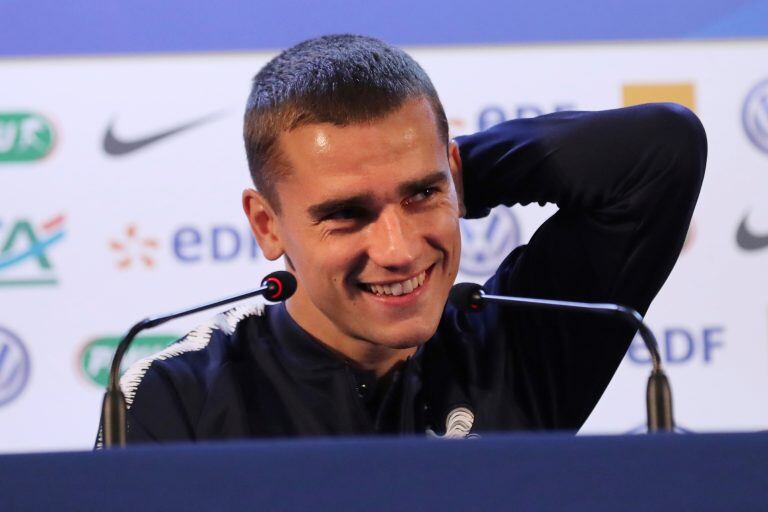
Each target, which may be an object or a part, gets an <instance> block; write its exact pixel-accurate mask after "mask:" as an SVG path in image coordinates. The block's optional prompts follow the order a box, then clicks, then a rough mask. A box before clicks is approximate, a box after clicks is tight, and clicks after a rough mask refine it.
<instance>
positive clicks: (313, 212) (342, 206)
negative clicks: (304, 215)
mask: <svg viewBox="0 0 768 512" xmlns="http://www.w3.org/2000/svg"><path fill="white" fill-rule="evenodd" d="M372 202H373V196H372V195H371V194H358V195H356V196H350V197H341V198H337V199H329V200H327V201H323V202H322V203H318V204H315V205H312V206H310V207H309V208H307V212H308V213H309V216H310V217H312V219H313V220H316V221H318V220H322V219H323V218H325V217H326V216H328V215H330V214H332V213H335V212H338V211H340V210H346V209H348V208H363V207H365V206H366V205H369V204H371V203H372Z"/></svg>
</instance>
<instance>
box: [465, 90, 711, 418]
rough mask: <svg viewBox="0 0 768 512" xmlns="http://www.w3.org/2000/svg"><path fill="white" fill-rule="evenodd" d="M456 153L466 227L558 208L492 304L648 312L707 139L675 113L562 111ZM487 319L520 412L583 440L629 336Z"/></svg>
mask: <svg viewBox="0 0 768 512" xmlns="http://www.w3.org/2000/svg"><path fill="white" fill-rule="evenodd" d="M457 142H458V143H459V147H460V152H461V158H462V163H463V181H464V195H465V203H466V207H467V216H468V217H478V216H483V215H485V214H487V212H488V211H490V209H491V208H492V207H494V206H497V205H500V204H504V205H513V204H517V203H520V204H528V203H531V202H538V203H542V204H543V203H546V202H551V203H555V204H557V205H558V207H559V211H558V212H557V213H556V214H555V215H553V216H552V217H551V218H550V219H548V220H547V221H546V222H545V223H544V224H543V225H542V226H541V227H540V228H539V229H538V230H537V231H536V233H535V234H534V235H533V237H532V238H531V240H530V243H529V244H528V245H527V247H523V248H519V249H518V250H516V251H515V252H513V254H512V255H510V256H509V257H508V258H507V260H505V262H504V263H503V264H502V266H501V267H500V268H499V270H498V272H497V273H496V275H495V276H494V277H493V278H491V279H490V280H489V282H488V283H487V284H486V287H487V288H488V289H489V291H491V292H493V293H500V294H515V295H527V296H535V297H545V298H560V299H570V300H581V301H588V302H617V303H621V304H625V305H628V306H631V307H633V308H635V309H637V310H638V311H640V312H641V313H645V311H646V310H647V308H648V306H649V305H650V303H651V300H652V299H653V297H654V296H655V295H656V293H657V292H658V291H659V289H660V288H661V286H662V284H663V283H664V281H665V279H666V278H667V276H668V275H669V273H670V271H671V270H672V267H673V265H674V263H675V261H676V259H677V256H678V254H679V252H680V249H681V248H682V245H683V242H684V241H685V236H686V233H687V229H688V225H689V223H690V219H691V215H692V213H693V209H694V206H695V204H696V199H697V197H698V193H699V189H700V187H701V182H702V179H703V174H704V167H705V162H706V148H707V146H706V136H705V133H704V130H703V127H702V125H701V123H700V122H699V120H698V119H697V118H696V116H695V115H694V114H693V113H691V112H690V111H689V110H687V109H685V108H683V107H680V106H678V105H672V104H650V105H642V106H637V107H630V108H623V109H616V110H608V111H602V112H563V113H556V114H551V115H547V116H541V117H538V118H535V119H526V120H516V121H510V122H507V123H503V124H500V125H497V126H495V127H493V128H491V129H489V130H486V131H484V132H481V133H478V134H475V135H471V136H468V137H463V138H460V139H459V140H458V141H457ZM491 311H492V312H493V313H494V314H495V315H496V316H495V317H492V318H489V317H487V316H486V318H484V319H483V321H484V322H485V323H486V324H490V325H491V326H492V327H491V328H490V330H495V332H497V333H503V334H495V335H496V336H502V337H504V338H505V339H504V341H503V342H504V343H505V344H506V350H507V351H508V352H507V355H508V356H509V357H507V359H506V361H507V364H508V365H509V366H510V367H509V368H508V370H507V371H512V372H513V374H512V379H513V380H514V381H515V383H516V386H515V391H514V394H515V395H517V396H515V399H516V400H517V402H518V403H519V402H520V401H521V400H522V401H523V402H524V405H526V406H527V407H528V408H529V412H530V414H531V415H532V417H534V418H536V419H537V421H538V422H540V423H541V425H542V426H546V427H549V428H578V427H579V426H580V425H581V424H582V423H583V422H584V420H586V418H587V416H588V415H589V412H591V410H592V408H593V407H594V405H595V404H596V403H597V400H598V399H599V397H600V395H601V394H602V392H603V390H604V389H605V387H606V386H607V384H608V382H609V381H610V378H611V377H612V375H613V373H614V371H615V369H616V367H617V366H618V364H619V363H620V361H621V358H622V357H623V355H624V353H625V352H626V349H627V347H628V346H629V343H630V342H631V340H632V336H633V331H632V329H628V328H626V327H625V326H623V325H619V324H616V323H611V322H605V321H604V320H603V319H597V320H596V319H595V318H589V317H585V316H583V315H575V314H565V313H554V312H525V313H520V312H516V311H508V310H507V311H504V310H495V309H493V310H491ZM489 314H491V313H489ZM489 332H490V331H489ZM521 389H525V390H526V391H525V392H524V393H523V392H521ZM521 393H522V394H521Z"/></svg>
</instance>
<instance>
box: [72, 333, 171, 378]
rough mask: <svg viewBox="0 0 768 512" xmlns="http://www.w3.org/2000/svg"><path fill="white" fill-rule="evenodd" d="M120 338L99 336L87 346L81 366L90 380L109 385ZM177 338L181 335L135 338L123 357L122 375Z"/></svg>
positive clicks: (81, 359)
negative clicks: (110, 369)
mask: <svg viewBox="0 0 768 512" xmlns="http://www.w3.org/2000/svg"><path fill="white" fill-rule="evenodd" d="M120 339H121V338H120V337H119V336H107V337H104V338H97V339H95V340H93V341H91V342H90V343H88V344H87V345H86V346H85V348H84V349H83V352H82V355H81V357H80V368H81V370H82V371H83V374H84V375H85V376H86V378H87V379H88V380H89V381H91V382H93V383H94V384H96V385H98V386H101V387H105V386H106V385H107V380H109V368H110V366H111V365H112V357H113V356H114V355H115V350H117V345H118V344H119V343H120ZM177 339H179V337H178V336H176V335H173V334H158V335H154V336H139V337H138V338H136V339H134V340H133V343H132V344H131V348H130V349H128V353H127V354H125V357H124V358H123V362H122V365H121V366H120V374H121V375H122V374H123V373H124V372H125V370H126V369H127V368H128V367H129V366H131V365H132V364H133V363H135V362H136V361H138V360H139V359H144V358H145V357H149V356H151V355H152V354H154V353H155V352H159V351H161V350H163V349H164V348H165V347H167V346H168V345H170V344H171V343H173V342H174V341H176V340H177Z"/></svg>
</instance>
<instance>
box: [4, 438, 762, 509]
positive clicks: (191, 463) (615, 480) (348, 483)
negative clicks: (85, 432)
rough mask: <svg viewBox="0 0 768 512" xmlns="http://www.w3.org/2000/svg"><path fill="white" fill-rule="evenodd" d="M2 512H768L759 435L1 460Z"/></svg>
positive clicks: (408, 442) (341, 445) (174, 449)
mask: <svg viewBox="0 0 768 512" xmlns="http://www.w3.org/2000/svg"><path fill="white" fill-rule="evenodd" d="M0 510H2V511H15V510H46V511H47V510H56V511H58V510H78V511H85V510H99V511H101V510H133V511H142V510H168V511H170V510H184V511H191V510H330V511H337V510H366V511H370V510H395V511H401V510H441V511H444V510H537V511H538V510H568V511H577V510H590V511H595V510H611V511H624V510H644V511H648V510H692V511H697V512H698V511H703V510H727V511H731V510H760V511H766V510H768V433H761V434H717V435H664V436H623V437H576V438H575V437H571V436H565V435H558V434H556V435H530V436H493V437H487V438H484V439H474V440H466V441H444V440H425V439H409V438H406V439H342V440H325V439H322V440H301V441H279V442H263V441H261V442H238V443H220V444H205V445H196V446H190V445H176V446H163V447H146V448H131V449H128V450H119V451H111V452H100V453H93V452H83V453H53V454H31V455H4V456H0Z"/></svg>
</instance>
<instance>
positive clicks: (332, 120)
mask: <svg viewBox="0 0 768 512" xmlns="http://www.w3.org/2000/svg"><path fill="white" fill-rule="evenodd" d="M245 146H246V152H247V155H248V163H249V167H250V170H251V174H252V177H253V180H254V183H255V185H256V187H257V190H258V191H257V190H247V191H245V192H244V193H243V206H244V209H245V213H246V215H247V216H248V219H249V221H250V224H251V227H252V229H253V233H254V235H255V236H256V238H257V240H258V243H259V245H260V247H261V249H262V251H263V253H264V255H265V256H266V257H267V258H269V259H272V260H274V259H277V258H280V257H284V258H285V263H286V265H287V268H288V270H290V271H291V272H292V273H294V274H295V276H296V277H297V280H298V283H299V285H298V290H297V292H296V294H295V295H294V296H293V297H292V298H291V299H289V300H288V302H287V304H285V305H283V304H281V305H275V306H269V307H267V308H266V310H263V309H251V310H247V309H243V308H240V309H235V310H232V311H230V312H228V313H226V314H224V315H222V316H220V317H218V319H217V320H216V321H214V322H213V323H211V324H209V325H206V326H203V327H201V328H200V329H198V330H196V331H193V332H192V333H190V334H189V335H187V336H186V337H185V338H183V339H182V340H180V341H179V342H177V343H176V344H174V345H172V346H171V347H169V348H168V349H167V350H165V351H163V352H161V353H160V354H158V355H156V356H155V357H153V358H149V359H147V360H144V361H141V362H139V363H137V364H136V365H134V367H133V368H131V369H130V370H129V371H128V372H127V373H126V375H125V376H124V377H123V380H122V386H123V389H124V392H125V394H126V398H127V402H128V404H129V410H128V429H129V430H128V438H129V441H131V442H146V441H165V440H203V439H220V438H235V437H264V436H304V435H336V434H372V433H386V434H419V433H424V432H428V433H431V434H434V435H441V436H448V437H465V436H468V435H472V434H476V433H482V432H488V431H494V430H510V429H568V430H576V429H578V428H579V427H580V426H581V425H582V423H583V422H584V421H585V420H586V418H587V416H588V415H589V413H590V412H591V410H592V408H593V407H594V405H595V404H596V402H597V400H598V399H599V398H600V395H601V394H602V392H603V390H604V389H605V387H606V385H607V384H608V382H609V381H610V379H611V377H612V375H613V373H614V371H615V369H616V367H617V366H618V364H619V362H620V361H621V358H622V357H623V355H624V353H625V351H626V349H627V348H628V345H629V343H630V341H631V339H632V336H633V332H632V329H631V328H629V327H627V326H626V325H623V324H620V323H616V322H610V321H606V320H604V319H595V318H591V317H586V316H583V315H575V314H565V313H559V312H539V311H525V312H523V311H519V310H507V309H499V308H497V307H488V308H486V309H485V310H483V312H481V313H474V314H472V313H464V312H460V311H457V310H455V309H454V308H453V307H451V306H450V305H449V306H446V299H447V296H448V292H449V290H450V288H451V285H452V284H453V282H454V279H455V277H456V274H457V269H458V264H459V254H460V234H459V218H460V217H461V216H463V215H465V214H466V216H467V217H480V216H483V215H486V214H487V213H488V212H489V211H490V209H491V208H492V207H494V206H497V205H500V204H504V205H512V204H516V203H522V204H527V203H530V202H534V201H536V202H540V203H545V202H552V203H556V204H557V205H558V206H559V211H558V213H556V214H555V215H554V216H552V217H551V218H550V219H549V220H548V221H547V222H545V223H544V225H542V226H541V227H540V228H539V230H538V231H537V232H536V234H535V235H534V236H533V237H532V238H531V241H530V243H529V244H528V245H527V246H524V247H519V248H517V249H516V250H515V251H513V252H512V253H511V254H510V255H509V256H508V257H507V258H506V260H505V261H504V262H503V263H502V264H501V266H500V267H499V269H498V271H497V272H496V274H495V275H494V276H493V277H492V278H491V279H490V280H489V281H488V283H486V288H487V289H488V290H489V291H490V292H493V293H498V294H515V295H527V296H538V297H551V298H561V299H571V300H583V301H595V302H597V301H599V302H618V303H622V304H626V305H628V306H631V307H634V308H635V309H637V310H639V311H641V312H645V311H646V309H647V308H648V306H649V304H650V302H651V300H652V298H653V297H654V296H655V294H656V293H657V292H658V290H659V288H660V287H661V285H662V284H663V282H664V280H665V279H666V277H667V275H668V274H669V272H670V270H671V269H672V266H673V264H674V262H675V260H676V258H677V255H678V253H679V251H680V248H681V247H682V244H683V241H684V238H685V234H686V231H687V227H688V223H689V221H690V217H691V214H692V211H693V208H694V205H695V202H696V198H697V196H698V191H699V188H700V185H701V180H702V177H703V171H704V165H705V158H706V139H705V135H704V131H703V129H702V127H701V124H700V123H699V122H698V120H697V119H696V117H695V116H694V115H693V114H691V113H690V112H689V111H687V110H685V109H683V108H682V107H678V106H673V105H649V106H643V107H633V108H627V109H619V110H612V111H606V112H594V113H587V112H579V113H576V112H571V113H558V114H552V115H548V116H543V117H540V118H536V119H528V120H518V121H511V122H508V123H503V124H501V125H498V126H496V127H494V128H491V129H489V130H487V131H485V132H482V133H479V134H475V135H471V136H468V137H462V138H459V139H458V140H457V141H455V142H453V141H449V139H448V126H447V122H446V118H445V113H444V112H443V108H442V106H441V104H440V101H439V99H438V96H437V93H436V92H435V90H434V88H433V86H432V84H431V82H430V80H429V78H428V77H427V75H426V74H425V73H424V71H423V70H422V69H421V68H420V67H419V66H418V64H416V63H415V62H414V61H413V60H412V59H411V58H410V57H408V56H407V55H406V54H405V53H403V52H401V51H400V50H397V49H395V48H392V47H390V46H387V45H386V44H384V43H382V42H380V41H377V40H374V39H370V38H365V37H359V36H349V35H342V36H327V37H322V38H318V39H314V40H310V41H307V42H304V43H301V44H299V45H297V46H295V47H293V48H291V49H289V50H287V51H285V52H283V53H282V54H280V55H279V56H278V57H276V58H275V59H273V60H272V61H271V62H270V63H269V64H267V65H266V66H265V67H264V69H262V70H261V71H260V72H259V73H258V74H257V75H256V77H255V79H254V83H253V89H252V92H251V95H250V97H249V100H248V105H247V109H246V114H245Z"/></svg>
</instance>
